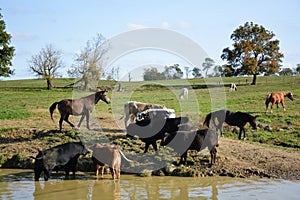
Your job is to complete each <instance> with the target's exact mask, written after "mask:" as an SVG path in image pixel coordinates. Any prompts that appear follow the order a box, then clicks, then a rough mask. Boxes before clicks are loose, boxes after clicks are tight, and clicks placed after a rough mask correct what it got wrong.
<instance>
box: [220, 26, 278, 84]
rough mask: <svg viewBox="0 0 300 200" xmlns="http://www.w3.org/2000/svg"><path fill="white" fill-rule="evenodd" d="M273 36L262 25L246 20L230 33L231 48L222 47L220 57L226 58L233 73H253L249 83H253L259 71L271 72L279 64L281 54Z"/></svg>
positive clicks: (276, 69) (276, 70)
mask: <svg viewBox="0 0 300 200" xmlns="http://www.w3.org/2000/svg"><path fill="white" fill-rule="evenodd" d="M274 36H275V34H274V33H273V32H271V31H268V30H266V29H265V28H264V27H263V26H259V25H257V24H253V22H250V23H249V22H246V23H245V24H244V25H243V26H240V27H239V28H237V29H236V30H235V31H234V32H233V33H232V35H231V36H230V39H232V40H233V42H234V43H233V49H229V47H227V48H225V49H223V53H222V55H221V58H222V59H223V60H227V63H228V65H230V66H231V69H232V70H233V71H232V74H233V75H235V76H236V75H253V80H252V83H251V84H252V85H255V84H256V78H257V75H258V74H259V73H263V72H266V73H267V74H273V73H276V72H278V70H279V67H280V66H281V65H280V63H281V62H282V58H283V54H282V53H280V52H279V40H277V39H273V38H274Z"/></svg>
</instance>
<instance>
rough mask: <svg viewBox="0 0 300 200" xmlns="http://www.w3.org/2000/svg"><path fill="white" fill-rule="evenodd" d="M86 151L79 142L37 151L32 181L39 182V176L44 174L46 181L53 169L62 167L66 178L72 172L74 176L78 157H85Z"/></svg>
mask: <svg viewBox="0 0 300 200" xmlns="http://www.w3.org/2000/svg"><path fill="white" fill-rule="evenodd" d="M87 153H88V150H87V149H86V148H85V146H84V145H83V144H82V143H81V142H69V143H65V144H61V145H58V146H55V147H52V148H49V149H46V150H43V151H39V153H38V154H37V156H36V157H32V158H33V159H34V160H35V163H34V180H35V181H39V178H40V175H41V173H42V172H44V179H45V181H47V180H48V179H49V178H50V174H51V172H52V170H53V169H54V168H55V167H63V168H64V169H65V172H66V176H68V175H69V172H70V171H72V172H73V175H75V171H76V166H77V160H78V158H79V156H80V155H86V154H87Z"/></svg>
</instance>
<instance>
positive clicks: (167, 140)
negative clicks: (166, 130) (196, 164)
mask: <svg viewBox="0 0 300 200" xmlns="http://www.w3.org/2000/svg"><path fill="white" fill-rule="evenodd" d="M161 145H162V146H166V145H168V146H170V147H172V148H173V149H174V150H175V151H176V152H177V153H179V154H181V156H180V162H179V163H184V164H186V163H187V160H186V159H187V152H188V150H196V151H201V150H203V149H205V148H206V147H207V148H208V150H209V151H210V155H211V163H210V164H211V165H213V164H214V163H215V161H216V155H217V149H216V147H217V146H218V133H217V132H216V131H215V130H212V129H203V130H197V131H177V132H175V133H171V134H167V135H166V136H165V137H164V139H163V140H162V142H161Z"/></svg>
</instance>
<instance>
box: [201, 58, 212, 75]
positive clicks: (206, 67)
mask: <svg viewBox="0 0 300 200" xmlns="http://www.w3.org/2000/svg"><path fill="white" fill-rule="evenodd" d="M214 65H215V61H214V60H213V59H211V58H205V60H204V63H202V67H203V71H205V77H207V76H208V70H209V69H210V68H212V67H213V66H214Z"/></svg>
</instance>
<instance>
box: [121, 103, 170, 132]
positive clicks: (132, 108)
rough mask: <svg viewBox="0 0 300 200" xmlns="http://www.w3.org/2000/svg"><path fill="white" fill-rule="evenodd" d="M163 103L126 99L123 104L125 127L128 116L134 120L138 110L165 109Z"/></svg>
mask: <svg viewBox="0 0 300 200" xmlns="http://www.w3.org/2000/svg"><path fill="white" fill-rule="evenodd" d="M166 108H167V107H166V106H165V105H158V104H153V103H143V102H138V101H128V102H126V103H125V104H124V113H125V119H124V123H125V127H127V122H128V120H129V118H130V120H131V122H134V120H135V118H136V115H137V113H138V112H143V111H145V110H148V109H166Z"/></svg>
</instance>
